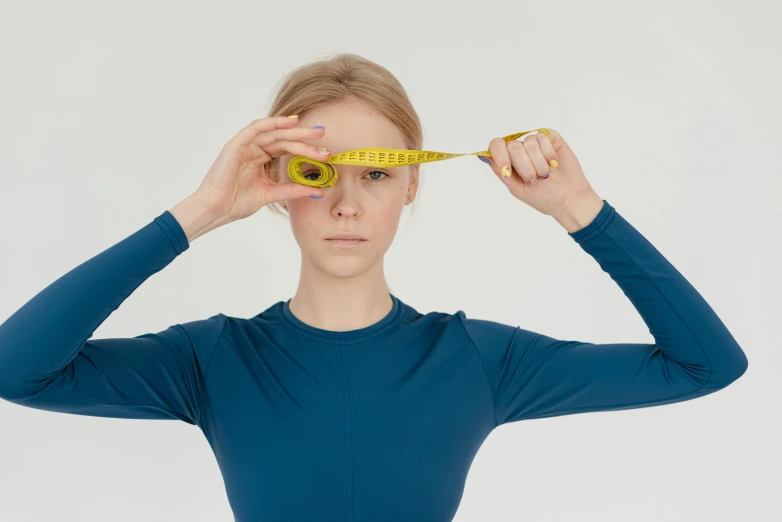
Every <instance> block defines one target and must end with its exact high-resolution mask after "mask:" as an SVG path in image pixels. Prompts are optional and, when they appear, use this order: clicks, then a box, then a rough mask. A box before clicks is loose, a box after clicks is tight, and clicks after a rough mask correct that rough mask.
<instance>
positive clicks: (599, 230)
mask: <svg viewBox="0 0 782 522" xmlns="http://www.w3.org/2000/svg"><path fill="white" fill-rule="evenodd" d="M601 210H602V209H601ZM614 217H616V209H615V208H614V207H610V208H609V209H608V215H607V216H606V217H605V218H604V220H603V222H602V223H596V224H597V227H596V228H595V229H594V230H593V231H592V232H590V233H589V234H587V235H586V236H585V237H583V238H582V239H581V241H577V243H578V244H580V245H585V244H587V243H589V242H590V241H592V240H593V239H595V238H596V237H598V236H600V234H601V233H603V232H605V230H606V229H607V228H608V225H610V224H611V222H612V221H613V220H614ZM593 223H595V222H594V221H592V223H590V225H591V224H593ZM587 226H589V225H587Z"/></svg>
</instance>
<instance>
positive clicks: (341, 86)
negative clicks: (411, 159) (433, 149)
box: [266, 53, 423, 217]
mask: <svg viewBox="0 0 782 522" xmlns="http://www.w3.org/2000/svg"><path fill="white" fill-rule="evenodd" d="M279 83H280V87H279V89H278V91H277V94H276V96H275V98H274V101H273V103H272V105H271V108H270V109H269V112H268V116H269V117H272V116H288V115H290V114H298V115H299V117H301V116H302V115H303V114H304V113H306V112H307V111H308V110H311V109H314V108H316V107H319V106H321V105H326V104H329V103H335V102H347V103H349V102H350V101H352V100H354V99H355V100H360V101H363V102H365V103H367V104H368V105H370V106H371V107H372V108H373V109H374V110H375V111H377V112H378V113H380V114H381V115H383V116H385V117H386V118H388V119H389V120H390V121H391V122H392V123H393V124H394V125H396V127H397V128H398V129H399V130H400V132H401V133H402V136H403V137H404V140H405V144H406V146H407V148H408V149H412V150H420V149H422V148H423V130H422V128H421V121H420V119H419V118H418V114H417V113H416V111H415V109H414V108H413V104H412V103H411V102H410V99H409V98H408V96H407V92H406V91H405V89H404V87H402V84H401V83H400V82H399V80H397V78H396V77H395V76H394V75H393V74H391V72H390V71H388V69H386V68H384V67H382V66H381V65H378V64H377V63H375V62H372V61H371V60H368V59H367V58H364V57H362V56H359V55H357V54H353V53H340V54H337V55H336V56H333V57H331V58H326V59H322V60H318V61H316V62H312V63H309V64H306V65H302V66H300V67H298V68H296V69H294V70H293V71H291V72H290V73H288V74H287V75H286V76H285V77H283V78H282V79H281V80H280V82H279ZM266 168H267V172H268V174H269V177H270V179H272V181H279V179H280V178H279V176H280V175H287V173H283V172H280V170H281V166H280V162H279V158H273V159H272V161H271V162H270V163H267V165H266ZM418 190H419V191H420V183H419V189H418ZM417 201H418V198H417V197H416V198H414V200H413V205H414V204H415V203H416V202H417ZM266 206H267V207H269V210H270V211H271V212H272V213H274V214H278V215H280V216H282V217H288V214H287V209H285V207H283V206H281V205H280V204H279V202H274V203H271V204H269V205H266Z"/></svg>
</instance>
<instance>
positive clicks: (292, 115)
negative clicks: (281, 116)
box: [288, 114, 299, 118]
mask: <svg viewBox="0 0 782 522" xmlns="http://www.w3.org/2000/svg"><path fill="white" fill-rule="evenodd" d="M298 117H299V115H298V114H291V115H290V116H288V118H298Z"/></svg>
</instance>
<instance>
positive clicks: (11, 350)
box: [0, 207, 226, 424]
mask: <svg viewBox="0 0 782 522" xmlns="http://www.w3.org/2000/svg"><path fill="white" fill-rule="evenodd" d="M175 208H176V207H175ZM199 230H200V229H199ZM188 248H189V242H188V239H187V235H186V233H185V231H184V230H183V228H182V227H181V226H180V224H179V222H178V221H177V219H176V218H175V217H174V215H173V214H172V213H171V212H169V211H166V212H164V213H163V214H161V215H160V216H158V217H156V218H155V219H154V220H153V221H152V222H150V223H149V224H147V225H146V226H144V227H143V228H141V229H140V230H138V231H137V232H135V233H134V234H132V235H130V236H129V237H127V238H125V239H123V240H122V241H120V242H118V243H116V244H115V245H113V246H112V247H110V248H108V249H106V250H105V251H103V252H101V253H100V254H98V255H96V256H94V257H93V258H91V259H89V260H87V261H86V262H84V263H82V264H81V265H79V266H77V267H76V268H74V269H72V270H71V271H69V272H68V273H66V274H65V275H63V276H62V277H60V278H59V279H57V280H56V281H54V282H53V283H51V284H50V285H49V286H48V287H46V288H44V289H43V290H42V291H41V292H39V293H38V294H37V295H35V296H34V297H33V298H32V299H30V301H28V302H27V303H26V304H25V305H24V306H22V307H21V308H20V309H19V310H17V311H16V312H15V313H14V314H13V315H12V316H11V317H9V318H8V319H7V320H6V321H5V322H3V323H2V324H0V398H3V399H5V400H7V401H10V402H14V403H16V404H19V405H22V406H27V407H31V408H38V409H42V410H49V411H56V412H62V413H72V414H79V415H91V416H101V417H123V418H136V419H142V418H143V419H179V420H182V421H184V422H187V423H190V424H196V423H198V421H199V417H200V411H199V408H200V403H201V399H202V397H201V391H202V380H203V377H204V374H205V373H206V370H207V368H208V364H209V361H210V359H211V355H212V353H213V351H214V349H215V346H216V344H217V341H218V338H219V336H220V334H221V332H222V329H223V327H224V325H225V322H226V316H224V315H222V314H218V315H215V316H213V317H210V318H209V319H205V320H202V321H193V322H190V323H184V324H177V325H173V326H170V327H169V328H167V329H165V330H163V331H161V332H157V333H147V334H143V335H139V336H137V337H134V338H125V339H90V336H91V335H92V334H93V332H94V331H95V329H96V328H97V327H98V326H100V324H101V323H103V321H105V320H106V318H107V317H108V316H109V315H110V314H111V313H112V312H113V311H114V310H116V309H117V308H118V307H119V306H120V304H121V303H122V302H123V301H124V300H125V299H127V298H128V296H130V294H131V293H132V292H133V291H134V290H135V289H136V288H137V287H138V286H140V285H141V284H142V283H143V282H144V281H145V280H146V279H147V278H149V277H150V276H151V275H153V274H155V273H157V272H158V271H160V270H162V269H163V268H164V267H166V266H167V265H168V264H170V263H171V262H172V261H173V260H174V259H175V258H176V257H177V256H178V255H179V254H181V253H182V252H184V251H185V250H187V249H188Z"/></svg>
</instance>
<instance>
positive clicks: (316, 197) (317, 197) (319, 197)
mask: <svg viewBox="0 0 782 522" xmlns="http://www.w3.org/2000/svg"><path fill="white" fill-rule="evenodd" d="M310 197H311V198H315V199H321V198H322V197H323V196H310Z"/></svg>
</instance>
